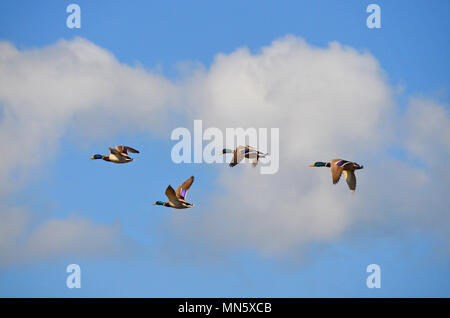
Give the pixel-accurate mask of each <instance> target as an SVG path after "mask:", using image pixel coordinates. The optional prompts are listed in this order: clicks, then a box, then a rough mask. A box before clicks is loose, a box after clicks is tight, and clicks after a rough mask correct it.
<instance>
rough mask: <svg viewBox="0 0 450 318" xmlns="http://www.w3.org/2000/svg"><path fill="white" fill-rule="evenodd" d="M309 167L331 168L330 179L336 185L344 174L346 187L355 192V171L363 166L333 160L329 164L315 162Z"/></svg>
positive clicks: (342, 160) (341, 160)
mask: <svg viewBox="0 0 450 318" xmlns="http://www.w3.org/2000/svg"><path fill="white" fill-rule="evenodd" d="M310 167H329V168H331V179H332V181H333V184H337V183H338V182H339V179H340V178H341V175H342V174H344V177H345V180H346V182H347V185H348V187H349V189H350V192H352V193H353V192H355V190H356V176H355V170H359V169H363V168H364V166H362V165H359V164H358V163H356V162H352V161H348V160H344V159H333V160H330V161H329V162H321V161H318V162H315V163H313V164H312V165H310Z"/></svg>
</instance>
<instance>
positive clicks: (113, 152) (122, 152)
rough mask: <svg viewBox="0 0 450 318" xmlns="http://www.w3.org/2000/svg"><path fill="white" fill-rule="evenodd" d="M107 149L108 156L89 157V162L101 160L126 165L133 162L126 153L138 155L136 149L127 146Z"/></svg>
mask: <svg viewBox="0 0 450 318" xmlns="http://www.w3.org/2000/svg"><path fill="white" fill-rule="evenodd" d="M108 149H109V151H110V154H109V155H106V156H103V155H99V154H96V155H93V156H92V157H91V160H94V159H103V160H105V161H110V162H114V163H127V162H130V161H133V160H134V159H133V158H130V156H129V155H128V151H129V152H132V153H139V151H137V150H136V149H133V148H131V147H128V146H116V148H115V149H114V148H111V147H108Z"/></svg>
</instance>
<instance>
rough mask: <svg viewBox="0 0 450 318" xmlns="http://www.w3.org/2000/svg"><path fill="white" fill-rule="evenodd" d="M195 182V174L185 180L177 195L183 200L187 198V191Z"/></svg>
mask: <svg viewBox="0 0 450 318" xmlns="http://www.w3.org/2000/svg"><path fill="white" fill-rule="evenodd" d="M193 182H194V176H192V177H190V178H189V179H187V180H186V181H184V182H183V184H182V185H180V186H179V187H178V188H177V191H176V196H177V198H178V199H181V200H185V199H186V194H187V191H188V190H189V188H190V187H191V185H192V183H193Z"/></svg>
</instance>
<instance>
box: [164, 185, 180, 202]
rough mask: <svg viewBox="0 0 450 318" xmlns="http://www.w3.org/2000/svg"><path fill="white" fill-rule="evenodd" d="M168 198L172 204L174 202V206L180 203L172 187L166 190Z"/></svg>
mask: <svg viewBox="0 0 450 318" xmlns="http://www.w3.org/2000/svg"><path fill="white" fill-rule="evenodd" d="M166 196H167V198H168V199H169V201H170V202H172V203H174V204H176V203H177V202H178V197H177V195H176V193H175V190H174V189H173V188H172V186H170V185H169V186H168V187H167V189H166Z"/></svg>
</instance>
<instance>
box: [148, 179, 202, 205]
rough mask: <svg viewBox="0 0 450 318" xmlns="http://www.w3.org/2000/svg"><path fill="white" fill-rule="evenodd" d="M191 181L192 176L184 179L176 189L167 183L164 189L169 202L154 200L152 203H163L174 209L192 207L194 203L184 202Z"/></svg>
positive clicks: (192, 180)
mask: <svg viewBox="0 0 450 318" xmlns="http://www.w3.org/2000/svg"><path fill="white" fill-rule="evenodd" d="M193 182H194V176H192V177H190V178H189V179H187V180H186V181H184V182H183V184H182V185H180V186H179V187H178V188H177V190H176V191H175V190H174V189H173V188H172V186H170V185H169V186H168V187H167V189H166V196H167V198H168V199H169V202H163V201H156V202H155V203H153V205H163V206H167V207H170V208H174V209H187V208H192V207H193V206H194V205H193V204H192V203H188V202H186V194H187V191H188V190H189V188H190V187H191V185H192V183H193Z"/></svg>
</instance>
